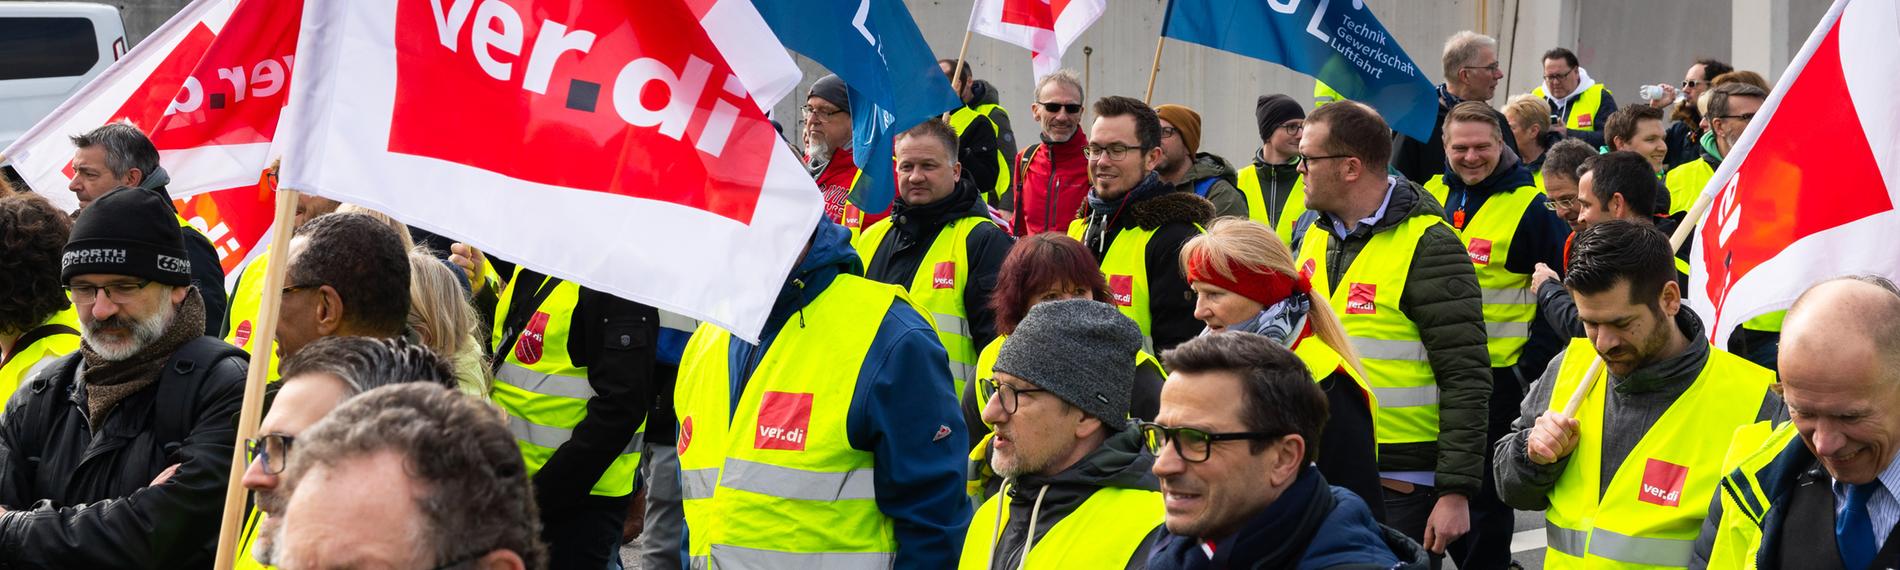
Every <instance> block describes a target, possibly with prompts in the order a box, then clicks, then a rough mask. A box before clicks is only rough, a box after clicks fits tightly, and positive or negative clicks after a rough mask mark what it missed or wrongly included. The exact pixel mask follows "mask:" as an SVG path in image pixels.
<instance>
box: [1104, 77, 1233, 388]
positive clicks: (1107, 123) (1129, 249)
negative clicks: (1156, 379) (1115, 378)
mask: <svg viewBox="0 0 1900 570" xmlns="http://www.w3.org/2000/svg"><path fill="white" fill-rule="evenodd" d="M1161 138H1162V134H1161V117H1160V115H1157V114H1156V113H1155V111H1154V109H1152V108H1150V107H1148V104H1146V103H1142V102H1141V100H1139V99H1134V98H1130V97H1122V96H1109V97H1103V98H1101V99H1099V100H1096V101H1095V123H1094V125H1093V126H1091V127H1090V129H1089V146H1088V147H1087V148H1085V149H1083V153H1084V155H1085V156H1087V157H1088V160H1089V180H1090V187H1091V190H1090V192H1089V199H1088V207H1087V209H1086V211H1085V212H1084V217H1083V218H1082V219H1079V220H1076V221H1075V222H1074V223H1071V224H1069V237H1072V238H1075V239H1076V241H1080V242H1082V245H1083V246H1085V247H1088V248H1089V252H1090V253H1093V254H1095V260H1096V261H1097V262H1100V263H1101V265H1102V274H1103V275H1106V276H1107V277H1108V286H1109V289H1110V291H1109V293H1110V295H1111V296H1112V297H1113V300H1112V302H1113V303H1114V304H1115V306H1116V307H1118V308H1120V309H1121V310H1122V314H1124V315H1128V318H1130V319H1134V321H1135V324H1136V325H1138V326H1140V327H1141V336H1142V337H1143V340H1144V342H1143V344H1144V347H1145V348H1149V349H1151V350H1149V352H1151V353H1152V352H1156V351H1155V350H1152V349H1161V350H1166V349H1168V348H1172V347H1173V346H1174V345H1176V344H1180V343H1181V342H1182V341H1186V340H1187V339H1190V338H1194V337H1195V336H1196V335H1199V334H1200V333H1201V329H1202V328H1203V327H1202V324H1201V321H1199V320H1196V319H1195V318H1194V295H1193V290H1192V289H1190V288H1188V284H1187V279H1186V278H1185V277H1183V276H1182V272H1181V260H1180V257H1181V244H1184V243H1187V240H1189V239H1192V238H1193V237H1194V236H1196V235H1199V234H1200V233H1201V227H1202V226H1204V225H1206V224H1207V223H1208V221H1210V220H1212V219H1213V218H1214V204H1213V203H1212V202H1209V201H1207V199H1206V198H1202V197H1199V196H1195V195H1194V193H1193V192H1191V191H1188V192H1184V191H1181V189H1179V188H1176V187H1174V186H1171V185H1169V184H1168V183H1166V182H1164V181H1162V179H1161V174H1160V172H1158V171H1157V170H1156V169H1157V168H1159V167H1160V166H1161V160H1162V151H1161Z"/></svg>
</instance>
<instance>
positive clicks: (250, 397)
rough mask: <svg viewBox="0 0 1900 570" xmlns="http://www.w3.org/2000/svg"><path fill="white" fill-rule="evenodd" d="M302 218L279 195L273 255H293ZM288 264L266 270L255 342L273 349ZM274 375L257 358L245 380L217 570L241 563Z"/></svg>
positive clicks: (292, 200)
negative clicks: (254, 463) (255, 454)
mask: <svg viewBox="0 0 1900 570" xmlns="http://www.w3.org/2000/svg"><path fill="white" fill-rule="evenodd" d="M296 214H297V192H296V191H293V190H284V189H282V188H279V189H278V190H277V209H276V214H275V217H274V218H273V219H272V221H271V238H270V250H269V251H275V252H288V251H289V250H290V233H291V228H290V225H291V220H293V219H294V218H295V216H296ZM279 255H280V256H281V257H283V259H282V260H279V261H278V262H277V263H272V264H270V266H269V267H267V268H265V269H266V271H265V274H264V298H263V299H262V300H260V301H259V304H258V313H257V331H256V335H255V336H253V337H252V338H259V339H264V340H263V341H260V342H259V343H258V346H262V347H266V348H265V350H269V347H270V346H271V344H270V342H269V341H270V339H272V338H276V336H277V321H278V316H279V310H280V309H281V308H282V307H281V304H282V303H281V301H282V300H283V295H284V291H283V288H284V274H285V273H286V272H288V271H289V267H290V263H289V258H290V256H289V255H286V254H283V253H279ZM269 374H270V358H269V355H264V356H263V357H260V356H259V355H256V354H253V355H251V364H250V370H249V371H248V372H247V375H246V376H245V380H244V410H243V412H242V413H240V414H238V429H237V442H236V445H234V446H232V449H231V477H230V481H229V486H227V487H225V490H224V520H223V522H222V525H221V526H220V528H219V531H218V557H217V566H216V568H217V570H231V568H232V565H233V564H234V563H235V557H236V555H237V547H238V544H237V543H238V535H239V533H240V532H242V531H241V528H240V527H241V526H242V524H243V522H244V515H245V514H246V513H245V511H246V510H247V509H245V508H244V506H245V505H244V504H245V501H244V485H243V483H242V482H243V480H244V471H245V469H246V468H248V467H250V465H249V464H250V461H249V459H250V458H249V457H248V454H247V453H245V450H244V442H245V440H248V439H250V438H251V437H252V436H254V435H256V433H257V422H258V420H260V419H262V418H261V416H262V415H263V409H262V408H263V407H264V384H265V383H266V382H268V380H267V378H268V376H269Z"/></svg>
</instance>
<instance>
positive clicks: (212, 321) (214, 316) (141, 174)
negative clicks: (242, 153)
mask: <svg viewBox="0 0 1900 570" xmlns="http://www.w3.org/2000/svg"><path fill="white" fill-rule="evenodd" d="M72 141H73V146H74V147H77V148H76V149H75V150H74V151H73V164H72V166H73V181H72V183H71V184H68V185H67V186H66V189H67V190H71V191H73V194H76V195H78V197H79V208H80V210H81V211H83V210H85V208H86V207H87V206H89V205H91V204H92V203H93V202H94V201H96V200H98V199H99V198H100V197H101V196H105V195H106V193H108V192H111V191H113V190H116V189H118V188H119V187H121V186H133V187H137V188H143V189H146V190H151V191H153V192H156V193H158V195H159V197H161V198H164V199H165V200H166V202H167V210H168V211H172V219H173V224H172V227H174V228H177V230H178V233H179V235H181V236H182V237H183V238H184V240H185V255H184V256H183V258H184V259H188V260H191V283H190V285H191V286H192V287H193V288H195V289H197V290H198V297H199V298H201V299H203V300H204V304H205V319H204V321H205V327H204V334H207V335H211V336H216V337H222V336H224V328H225V317H226V314H225V312H226V311H225V293H224V266H223V265H220V264H219V263H218V250H217V248H215V247H213V246H212V245H211V240H210V239H207V238H206V237H205V235H204V234H203V233H199V231H198V229H197V228H195V227H192V226H191V225H190V224H187V223H186V222H185V218H184V217H182V216H179V215H178V214H177V212H176V211H175V210H172V209H171V208H170V201H171V195H170V194H168V193H167V192H166V190H165V185H166V184H167V183H170V182H171V178H172V177H171V174H170V173H167V172H165V169H164V168H163V167H160V166H159V165H158V147H156V146H153V145H152V139H149V138H146V136H145V133H143V132H140V131H139V128H138V127H135V126H132V124H131V123H127V122H123V121H122V122H117V123H111V124H108V125H105V126H102V127H99V128H96V129H93V130H91V131H88V132H86V133H85V134H80V135H73V136H72Z"/></svg>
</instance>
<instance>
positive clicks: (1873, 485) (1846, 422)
mask: <svg viewBox="0 0 1900 570" xmlns="http://www.w3.org/2000/svg"><path fill="white" fill-rule="evenodd" d="M1785 324H1786V326H1785V327H1784V328H1783V329H1782V342H1781V355H1780V356H1781V357H1780V362H1781V395H1782V397H1783V398H1786V399H1787V403H1788V411H1789V413H1790V415H1792V416H1794V421H1793V422H1792V423H1782V424H1780V425H1779V426H1777V425H1773V424H1770V423H1767V422H1764V423H1760V424H1755V425H1751V426H1748V427H1745V428H1742V429H1740V430H1736V432H1735V439H1734V440H1733V441H1732V442H1731V443H1730V445H1729V448H1728V460H1727V461H1725V465H1724V468H1725V469H1726V471H1724V473H1723V474H1724V478H1723V479H1722V483H1721V489H1720V491H1718V492H1717V493H1716V505H1715V507H1714V508H1712V509H1711V510H1710V511H1709V518H1708V522H1706V523H1704V524H1703V525H1702V534H1701V536H1700V537H1698V538H1697V539H1696V557H1695V559H1694V560H1693V562H1692V564H1691V565H1690V567H1692V568H1698V569H1699V568H1813V569H1817V570H1834V569H1840V568H1870V567H1871V568H1891V567H1894V565H1896V564H1900V543H1896V542H1894V541H1893V540H1891V539H1893V538H1894V534H1893V531H1894V527H1895V523H1894V521H1895V519H1896V518H1900V500H1896V494H1895V491H1897V490H1900V462H1896V461H1894V455H1895V454H1894V452H1895V449H1896V448H1895V447H1894V443H1893V442H1894V438H1895V436H1897V435H1900V288H1896V287H1895V286H1894V284H1893V282H1892V281H1890V280H1888V279H1886V278H1884V277H1875V276H1854V277H1842V278H1836V279H1832V280H1828V281H1824V282H1822V283H1821V284H1819V285H1815V286H1814V287H1813V288H1811V289H1809V290H1808V291H1807V292H1805V293H1802V294H1801V297H1800V298H1798V299H1796V300H1795V303H1794V307H1793V308H1790V309H1789V310H1788V317H1787V320H1786V322H1785ZM1870 561H1871V563H1870Z"/></svg>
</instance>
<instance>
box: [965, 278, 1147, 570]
mask: <svg viewBox="0 0 1900 570" xmlns="http://www.w3.org/2000/svg"><path fill="white" fill-rule="evenodd" d="M1140 349H1141V328H1140V327H1137V326H1135V322H1134V321H1132V320H1129V319H1128V317H1125V316H1122V314H1121V311H1118V310H1116V309H1115V307H1112V306H1109V305H1108V304H1107V303H1102V302H1098V301H1094V300H1089V299H1070V300H1065V301H1050V302H1047V303H1041V304H1038V305H1036V306H1035V307H1033V308H1031V309H1030V310H1029V315H1027V316H1025V317H1023V321H1022V323H1020V324H1018V325H1017V326H1016V331H1015V333H1013V334H1011V335H1010V337H1009V339H1007V340H1004V341H1003V348H1002V351H1001V353H1000V354H999V355H998V356H997V359H996V376H995V377H994V378H991V379H987V380H984V381H983V382H984V383H986V384H987V386H986V387H985V389H986V390H988V393H990V394H993V395H992V396H990V398H989V400H988V401H987V402H986V403H984V405H983V419H984V420H987V421H988V422H989V423H991V424H992V425H994V426H996V427H995V429H996V431H995V437H994V438H993V439H992V440H991V446H992V449H991V454H990V466H991V467H992V468H994V469H995V470H996V474H998V475H1001V476H1003V477H1005V478H1007V479H1006V481H1005V482H1004V483H1003V489H1002V492H1000V493H997V494H996V495H995V496H992V497H990V498H989V500H988V501H985V502H984V503H983V506H982V507H981V508H979V509H977V511H976V516H975V517H974V518H973V519H971V521H970V531H969V534H968V535H967V536H966V537H965V538H964V539H963V557H962V561H961V562H962V563H961V564H959V567H961V568H985V567H987V568H1056V567H1067V568H1135V567H1140V566H1141V565H1142V564H1141V562H1144V561H1146V560H1147V558H1148V552H1147V548H1146V543H1145V541H1144V538H1145V537H1147V536H1148V535H1149V534H1150V533H1152V532H1154V531H1155V528H1156V527H1157V526H1159V525H1157V524H1156V523H1157V522H1159V521H1160V520H1161V518H1162V501H1161V493H1160V488H1161V483H1160V481H1159V480H1158V479H1156V478H1155V476H1154V475H1153V474H1152V473H1150V472H1149V470H1150V469H1151V468H1152V467H1153V466H1154V457H1153V456H1150V455H1148V454H1144V453H1142V450H1141V438H1140V432H1139V431H1137V430H1135V429H1132V428H1133V426H1132V425H1131V423H1130V422H1129V421H1128V402H1129V400H1130V392H1131V391H1133V390H1134V387H1135V352H1136V351H1138V350H1140ZM999 511H1002V512H999Z"/></svg>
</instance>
